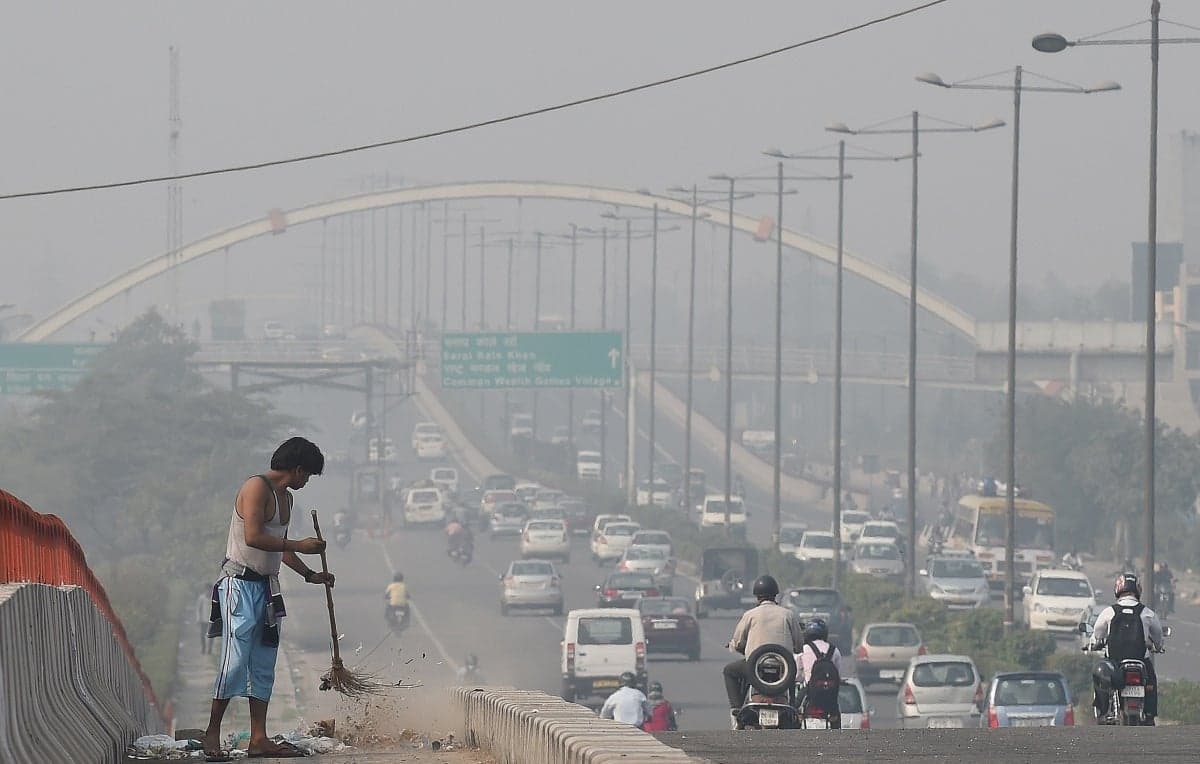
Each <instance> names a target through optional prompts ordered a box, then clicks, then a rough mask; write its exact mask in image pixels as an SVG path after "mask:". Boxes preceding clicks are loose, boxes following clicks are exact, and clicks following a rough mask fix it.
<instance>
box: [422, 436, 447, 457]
mask: <svg viewBox="0 0 1200 764" xmlns="http://www.w3.org/2000/svg"><path fill="white" fill-rule="evenodd" d="M417 458H418V459H445V458H446V441H445V440H443V439H442V436H441V435H437V434H430V435H422V436H421V438H420V440H418V441H417Z"/></svg>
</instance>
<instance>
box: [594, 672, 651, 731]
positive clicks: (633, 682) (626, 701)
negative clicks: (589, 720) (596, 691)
mask: <svg viewBox="0 0 1200 764" xmlns="http://www.w3.org/2000/svg"><path fill="white" fill-rule="evenodd" d="M650 713H651V709H650V701H649V700H648V699H647V698H646V696H645V695H644V694H642V691H641V690H639V689H638V688H637V677H636V676H634V675H633V672H632V671H626V672H625V673H623V674H621V688H620V689H619V690H617V691H616V692H614V693H613V694H612V695H609V696H608V699H607V700H605V701H604V705H603V706H601V707H600V718H601V719H612V720H614V721H618V722H621V723H622V724H632V725H633V726H634V727H637V728H639V729H640V728H641V726H642V725H643V724H645V723H646V720H647V719H649V718H650Z"/></svg>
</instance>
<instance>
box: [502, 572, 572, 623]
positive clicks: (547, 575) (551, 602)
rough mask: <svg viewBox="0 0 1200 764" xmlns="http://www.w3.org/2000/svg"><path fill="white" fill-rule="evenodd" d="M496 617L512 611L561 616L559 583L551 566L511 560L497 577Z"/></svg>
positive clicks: (561, 605)
mask: <svg viewBox="0 0 1200 764" xmlns="http://www.w3.org/2000/svg"><path fill="white" fill-rule="evenodd" d="M500 581H501V583H502V585H503V588H502V589H501V590H500V615H508V613H509V611H510V610H512V609H513V608H521V607H523V608H551V609H553V610H554V614H555V615H562V612H563V591H562V582H561V580H560V579H559V576H558V571H557V570H555V568H554V564H553V563H550V562H546V561H545V560H515V561H513V562H511V563H509V565H508V571H507V572H505V573H504V574H503V575H501V576H500Z"/></svg>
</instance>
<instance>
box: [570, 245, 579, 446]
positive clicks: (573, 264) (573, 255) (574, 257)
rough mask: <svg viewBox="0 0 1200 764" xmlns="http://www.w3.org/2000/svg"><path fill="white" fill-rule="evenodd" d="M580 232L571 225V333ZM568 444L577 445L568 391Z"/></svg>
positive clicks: (573, 413)
mask: <svg viewBox="0 0 1200 764" xmlns="http://www.w3.org/2000/svg"><path fill="white" fill-rule="evenodd" d="M578 246H579V232H578V227H577V226H576V225H575V224H574V223H572V224H571V318H570V321H571V331H575V291H576V290H575V269H576V265H577V263H578V259H579V257H578V255H579V250H578ZM567 443H568V446H569V447H573V446H574V445H575V390H574V389H573V388H568V389H567Z"/></svg>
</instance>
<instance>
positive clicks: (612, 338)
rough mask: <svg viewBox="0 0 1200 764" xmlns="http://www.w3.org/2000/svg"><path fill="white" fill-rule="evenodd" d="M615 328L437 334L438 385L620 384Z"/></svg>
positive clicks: (621, 374) (618, 337) (618, 339)
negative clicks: (439, 347) (439, 337)
mask: <svg viewBox="0 0 1200 764" xmlns="http://www.w3.org/2000/svg"><path fill="white" fill-rule="evenodd" d="M622 345H623V343H622V341H621V333H620V332H482V333H464V334H443V335H442V387H444V388H481V389H501V388H510V389H511V388H531V387H532V388H538V387H621V384H622V380H623V378H624V366H625V364H624V358H623V357H622V356H623V355H624V353H623V351H622V349H621V348H622Z"/></svg>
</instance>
